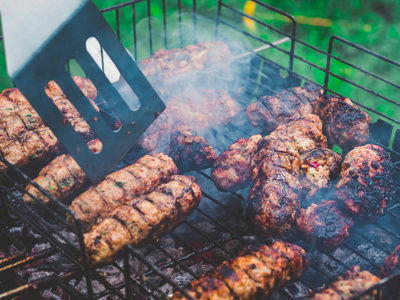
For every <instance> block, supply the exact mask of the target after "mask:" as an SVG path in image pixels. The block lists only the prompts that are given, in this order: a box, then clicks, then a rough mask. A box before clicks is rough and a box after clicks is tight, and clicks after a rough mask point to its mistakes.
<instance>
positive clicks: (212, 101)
mask: <svg viewBox="0 0 400 300" xmlns="http://www.w3.org/2000/svg"><path fill="white" fill-rule="evenodd" d="M239 112H240V108H239V107H238V106H237V104H236V102H235V101H234V100H233V99H232V98H231V96H230V95H229V94H228V93H227V92H225V91H223V90H206V89H204V90H201V91H199V92H198V93H196V94H193V93H181V94H179V95H176V96H174V97H172V98H171V100H170V101H169V103H168V105H167V108H166V109H165V110H164V111H163V112H162V114H161V115H160V116H159V117H158V118H157V120H155V121H154V123H153V124H151V126H150V127H149V128H148V129H147V130H146V132H145V133H144V134H143V136H142V138H141V139H140V141H139V142H140V144H141V146H142V147H143V148H144V149H145V150H146V151H147V152H154V151H156V152H162V151H165V149H167V148H168V146H169V144H170V140H171V135H172V134H175V133H176V132H177V131H186V130H190V131H192V132H194V133H196V132H199V131H201V130H204V129H210V128H212V127H215V126H225V125H227V124H228V123H229V122H231V121H232V120H233V119H234V118H235V117H236V116H237V115H238V114H239Z"/></svg>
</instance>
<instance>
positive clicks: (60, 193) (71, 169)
mask: <svg viewBox="0 0 400 300" xmlns="http://www.w3.org/2000/svg"><path fill="white" fill-rule="evenodd" d="M88 147H89V148H90V150H92V151H93V152H95V153H97V152H99V151H100V150H101V142H100V140H98V139H95V140H92V141H90V142H89V143H88ZM33 181H34V182H36V183H37V184H38V185H40V186H41V187H42V188H44V189H45V190H46V191H48V192H49V193H50V194H52V195H53V196H54V197H56V198H57V199H59V200H60V201H65V200H67V199H68V198H69V197H70V196H71V195H73V194H74V193H76V192H78V191H79V190H81V189H82V188H83V187H84V186H85V184H86V183H87V182H88V178H87V177H86V174H85V173H84V172H83V170H82V169H81V167H80V166H79V165H78V164H77V162H76V161H75V160H74V159H73V158H72V156H70V155H69V154H63V155H61V156H58V157H56V158H55V159H53V160H52V161H51V162H50V163H49V164H48V165H47V166H46V167H44V168H43V169H42V170H41V171H40V172H39V175H38V177H36V178H35V179H34V180H33ZM25 189H26V191H28V192H29V193H31V194H32V195H33V196H34V197H36V198H38V199H39V200H41V201H42V202H43V203H45V204H48V203H49V202H50V199H49V198H48V197H47V196H45V195H44V194H43V193H42V192H41V191H39V190H38V189H37V188H35V187H34V186H33V185H31V184H28V185H27V186H26V188H25ZM23 200H24V202H25V203H28V204H34V200H33V199H32V198H31V197H30V196H29V195H28V194H24V196H23Z"/></svg>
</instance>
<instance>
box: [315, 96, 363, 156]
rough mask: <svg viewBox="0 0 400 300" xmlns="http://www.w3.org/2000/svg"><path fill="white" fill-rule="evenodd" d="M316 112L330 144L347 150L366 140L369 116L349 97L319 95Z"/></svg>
mask: <svg viewBox="0 0 400 300" xmlns="http://www.w3.org/2000/svg"><path fill="white" fill-rule="evenodd" d="M317 114H318V116H319V117H320V118H321V120H322V122H323V123H324V125H325V126H324V129H325V130H326V134H327V136H328V140H329V143H330V144H331V145H333V144H337V145H339V146H340V147H341V148H342V149H343V150H345V151H348V150H351V149H353V148H354V147H356V146H361V145H364V144H365V143H366V142H367V141H368V139H369V123H371V118H370V117H369V116H368V114H367V112H366V111H364V110H362V109H360V108H359V107H358V106H357V105H354V104H353V103H352V102H351V100H350V99H348V98H344V97H338V96H335V95H324V96H321V97H320V99H319V104H318V109H317Z"/></svg>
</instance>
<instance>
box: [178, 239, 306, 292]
mask: <svg viewBox="0 0 400 300" xmlns="http://www.w3.org/2000/svg"><path fill="white" fill-rule="evenodd" d="M307 266H308V259H307V254H306V252H305V251H304V250H303V249H302V248H300V247H298V246H296V245H293V244H289V243H285V242H281V241H276V242H274V243H273V244H272V245H271V246H267V245H263V246H260V247H255V246H253V247H250V248H248V249H246V250H244V251H243V252H242V253H241V254H240V255H239V256H238V257H236V258H234V259H231V260H229V261H225V262H223V263H222V265H221V266H219V267H217V268H216V269H215V270H213V271H212V272H211V273H209V274H207V275H204V276H202V277H200V278H199V279H198V280H195V281H193V282H192V283H191V284H190V285H189V286H188V287H187V288H186V289H185V291H186V292H187V294H188V295H189V296H191V297H193V298H194V299H204V300H205V299H264V298H266V297H267V296H268V295H270V294H271V293H272V291H273V290H275V289H277V288H279V287H281V286H283V285H284V284H285V283H286V282H287V281H289V280H291V279H293V278H297V277H300V276H301V274H302V273H303V271H304V270H305V269H306V268H307ZM172 299H186V297H185V296H184V295H183V294H182V293H181V292H176V293H175V294H174V295H173V297H172Z"/></svg>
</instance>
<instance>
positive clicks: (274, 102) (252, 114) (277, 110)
mask: <svg viewBox="0 0 400 300" xmlns="http://www.w3.org/2000/svg"><path fill="white" fill-rule="evenodd" d="M321 92H322V91H321V89H320V88H319V87H317V86H315V85H310V84H307V85H305V86H304V87H295V88H290V89H287V90H284V91H282V92H280V93H278V94H276V95H275V96H264V97H261V98H260V99H258V100H257V101H256V102H254V103H252V104H250V105H249V106H248V107H247V109H246V115H247V117H248V118H249V119H250V121H251V123H252V124H253V126H261V127H263V130H264V131H265V132H267V133H269V132H271V131H273V130H275V128H276V127H277V126H278V125H279V124H285V123H288V122H290V121H293V120H296V119H299V118H301V117H305V116H307V115H308V114H312V113H314V111H315V109H316V108H317V102H318V98H319V96H320V94H321Z"/></svg>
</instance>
